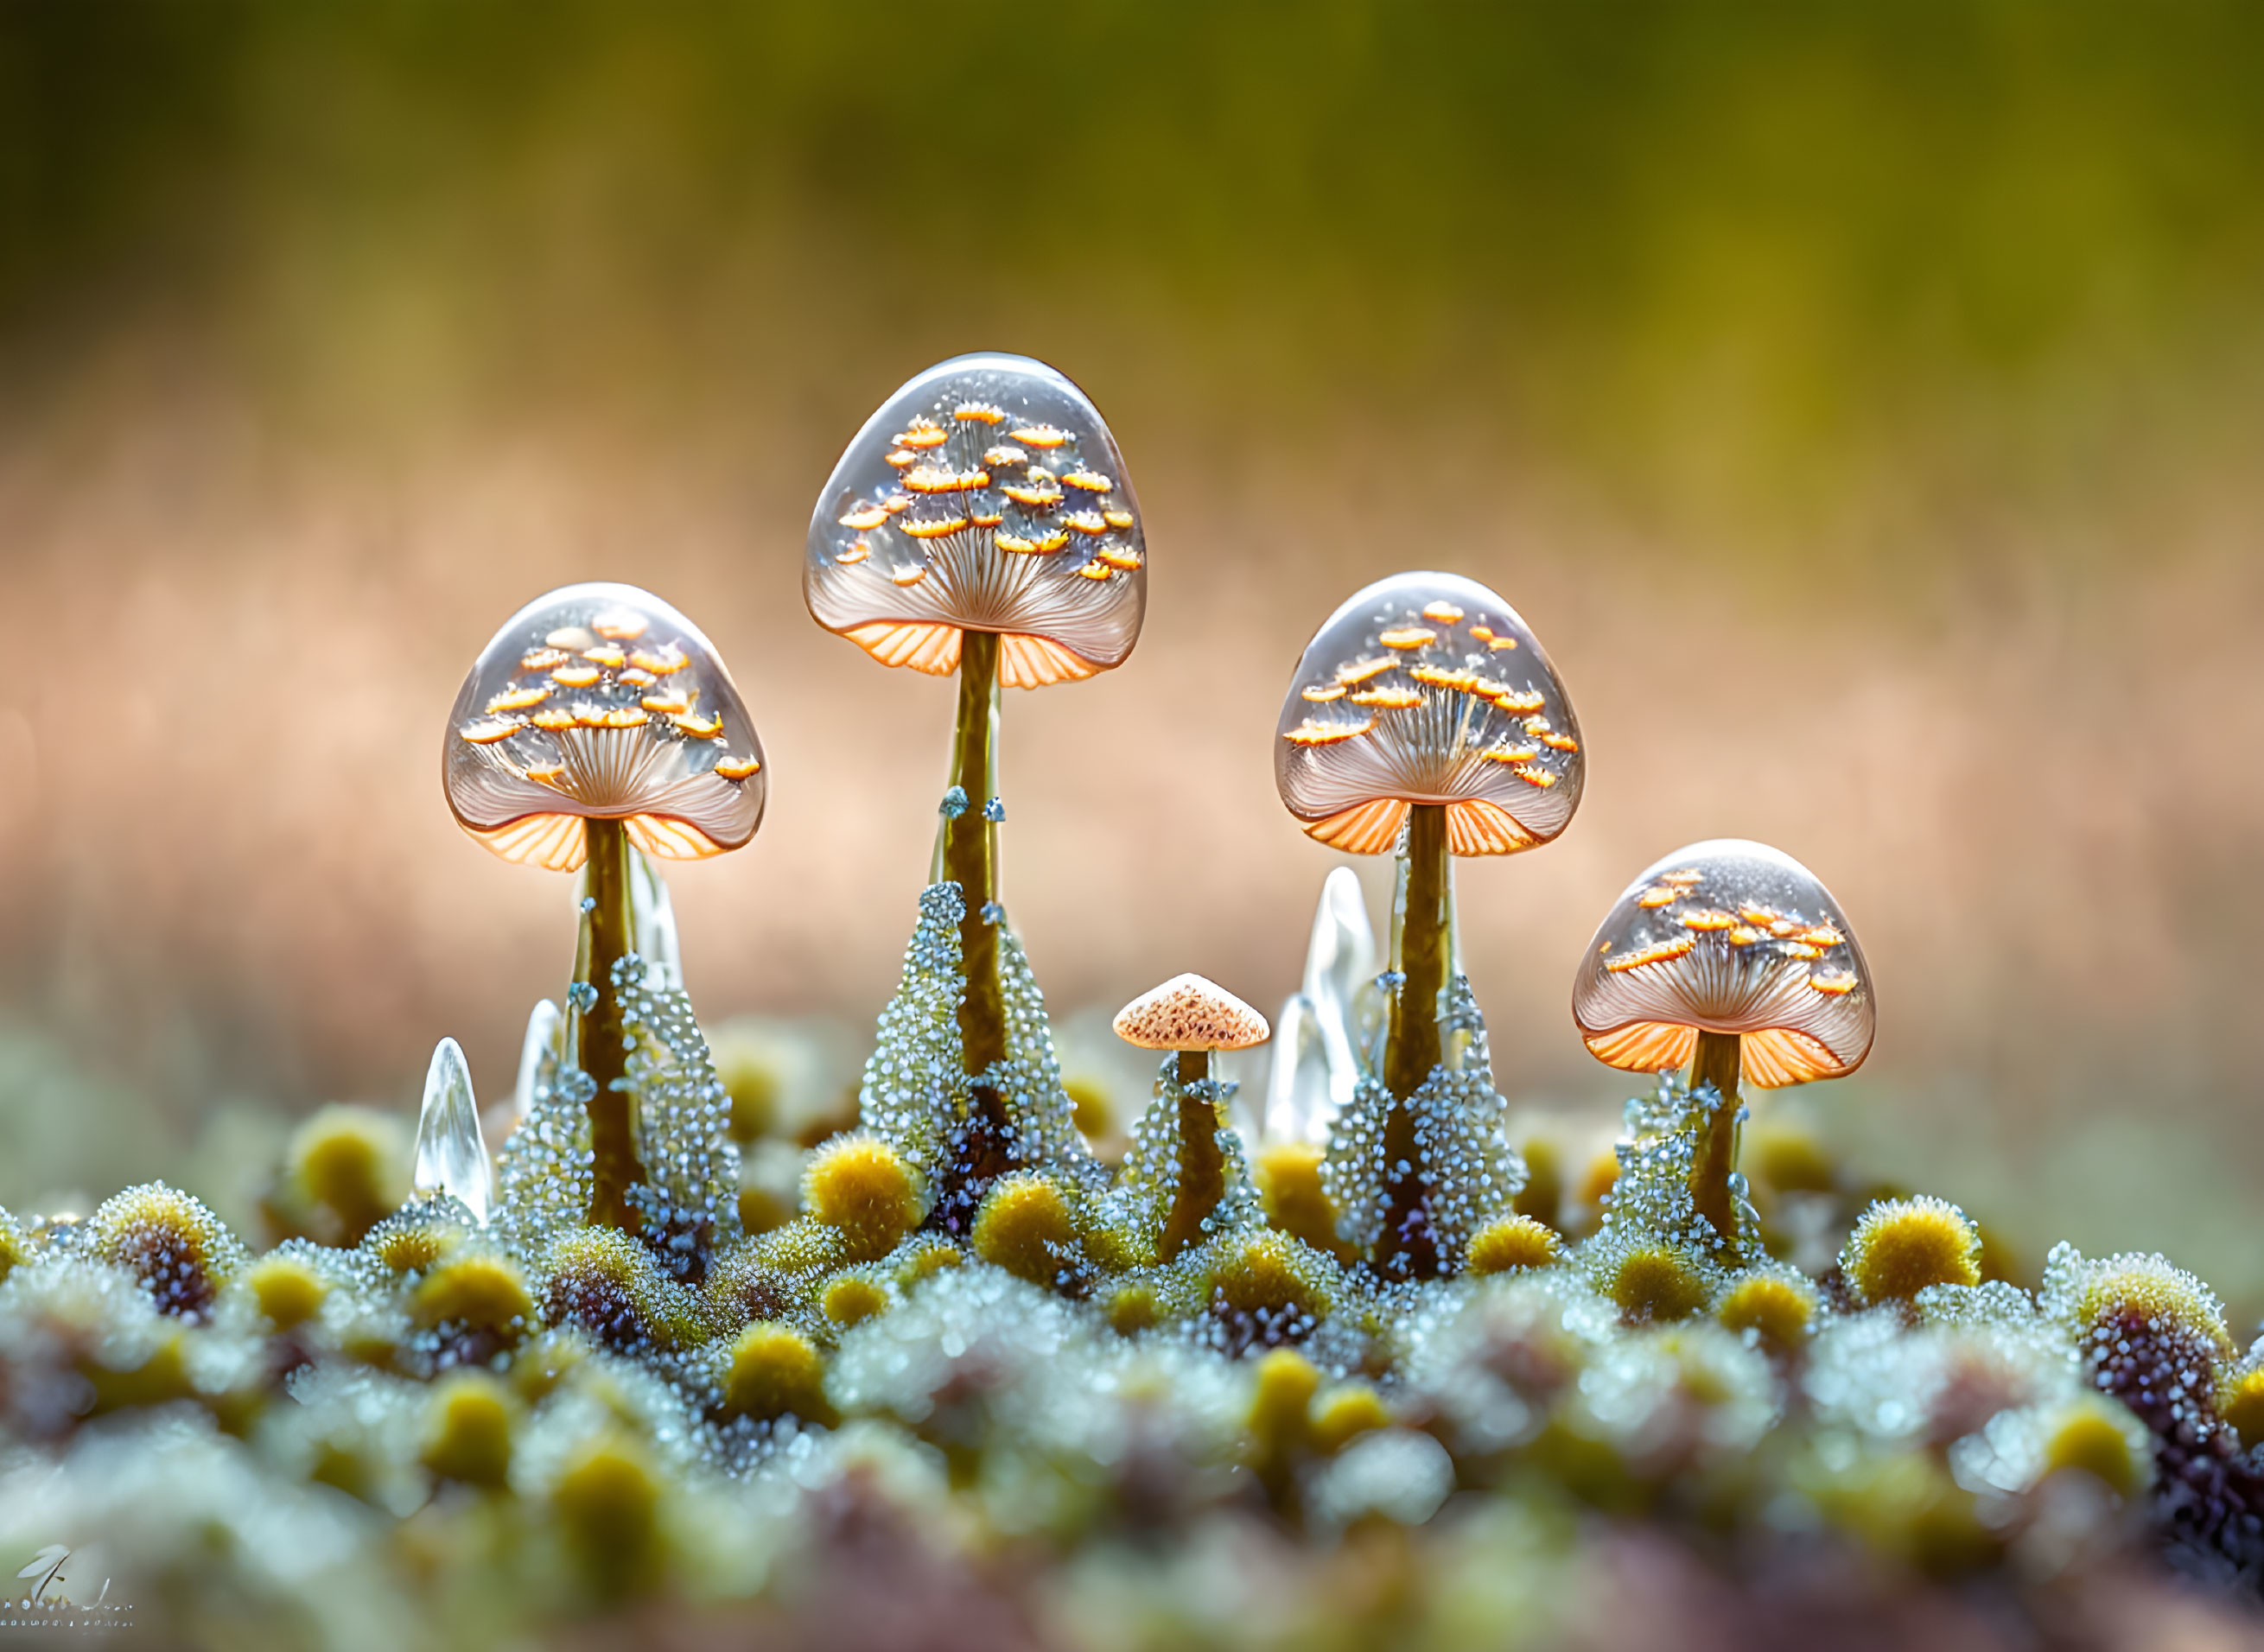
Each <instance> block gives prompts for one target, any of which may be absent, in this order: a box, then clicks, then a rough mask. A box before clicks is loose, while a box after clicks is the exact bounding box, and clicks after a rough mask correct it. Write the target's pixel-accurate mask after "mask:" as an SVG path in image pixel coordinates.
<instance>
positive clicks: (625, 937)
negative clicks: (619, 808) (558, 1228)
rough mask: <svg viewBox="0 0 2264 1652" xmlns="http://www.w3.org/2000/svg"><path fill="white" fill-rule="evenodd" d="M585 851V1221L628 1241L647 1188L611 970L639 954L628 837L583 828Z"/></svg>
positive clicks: (620, 829) (580, 971) (596, 823)
mask: <svg viewBox="0 0 2264 1652" xmlns="http://www.w3.org/2000/svg"><path fill="white" fill-rule="evenodd" d="M583 830H584V833H585V834H586V841H587V842H588V844H589V854H590V859H589V892H590V899H591V901H592V902H595V903H596V904H595V905H594V906H593V907H592V908H591V911H590V922H589V926H588V931H587V932H588V935H589V945H588V946H586V947H584V949H583V951H582V953H581V955H580V956H579V957H578V958H577V960H575V970H574V979H575V980H576V981H577V982H587V983H588V984H589V985H590V986H591V987H593V988H595V989H597V994H598V997H597V1002H596V1003H595V1004H592V1005H591V1008H590V1011H589V1012H588V1013H587V1014H586V1015H584V1017H583V1018H582V1032H581V1049H580V1055H581V1062H582V1070H583V1071H584V1072H585V1073H587V1074H589V1076H590V1077H591V1080H592V1081H593V1082H594V1083H596V1084H597V1086H598V1089H597V1093H596V1094H594V1095H593V1096H591V1098H590V1105H589V1112H590V1150H591V1159H592V1165H591V1186H590V1220H591V1221H592V1222H598V1223H601V1224H603V1225H604V1226H606V1227H608V1228H620V1229H621V1230H622V1231H623V1232H625V1233H635V1231H636V1230H637V1228H639V1227H640V1226H641V1225H642V1224H641V1221H640V1219H639V1217H638V1215H637V1212H636V1208H635V1206H633V1205H631V1204H630V1203H629V1202H628V1192H629V1189H631V1188H632V1187H635V1186H636V1185H638V1184H639V1183H641V1182H642V1181H643V1180H644V1167H643V1166H642V1165H641V1164H639V1163H637V1156H636V1136H635V1129H634V1125H633V1121H632V1120H631V1118H630V1116H629V1095H628V1090H627V1089H626V1088H619V1087H617V1084H625V1083H626V1080H627V1078H628V1035H627V1033H626V1032H625V1031H624V1029H623V1027H622V1023H621V1003H620V994H619V993H618V992H617V991H616V990H615V989H614V986H613V965H614V964H615V963H616V962H618V961H619V960H621V959H623V958H625V957H627V956H628V954H629V953H632V952H635V950H636V931H635V928H634V927H633V925H632V924H631V922H630V917H629V837H628V830H627V829H626V828H625V827H624V826H623V825H622V823H621V822H620V821H617V820H589V821H584V822H583Z"/></svg>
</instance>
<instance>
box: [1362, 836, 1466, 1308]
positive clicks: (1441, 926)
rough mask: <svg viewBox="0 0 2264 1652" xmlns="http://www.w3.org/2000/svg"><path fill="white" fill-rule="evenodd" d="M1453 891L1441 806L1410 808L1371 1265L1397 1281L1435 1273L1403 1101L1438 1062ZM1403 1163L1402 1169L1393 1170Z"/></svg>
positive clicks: (1394, 924)
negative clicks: (1377, 1230)
mask: <svg viewBox="0 0 2264 1652" xmlns="http://www.w3.org/2000/svg"><path fill="white" fill-rule="evenodd" d="M1454 910H1455V886H1454V878H1453V873H1452V867H1451V865H1450V863H1449V861H1448V854H1447V810H1446V807H1445V806H1444V805H1443V804H1439V803H1417V804H1415V805H1413V806H1412V807H1411V808H1410V809H1409V811H1408V816H1407V831H1406V835H1405V837H1403V838H1402V839H1401V840H1400V844H1399V898H1398V899H1397V901H1395V902H1393V903H1392V914H1391V967H1392V969H1393V971H1394V972H1395V973H1396V974H1397V975H1398V976H1399V986H1398V989H1397V991H1395V992H1394V993H1393V994H1392V995H1391V1019H1390V1028H1389V1030H1388V1031H1387V1032H1386V1033H1385V1037H1384V1044H1383V1083H1384V1087H1385V1088H1386V1089H1387V1090H1390V1092H1391V1094H1392V1098H1393V1102H1394V1105H1393V1106H1392V1108H1391V1112H1390V1115H1389V1116H1388V1117H1387V1118H1386V1119H1385V1120H1384V1126H1383V1162H1384V1164H1385V1165H1386V1166H1387V1167H1388V1169H1387V1170H1386V1173H1385V1186H1386V1190H1387V1195H1386V1196H1387V1201H1388V1202H1387V1205H1386V1208H1385V1211H1384V1219H1383V1234H1382V1237H1381V1238H1380V1239H1378V1240H1377V1242H1376V1255H1375V1262H1376V1264H1377V1265H1378V1266H1379V1267H1381V1268H1382V1269H1384V1270H1385V1271H1386V1272H1390V1273H1394V1274H1397V1275H1399V1276H1401V1277H1404V1278H1414V1279H1431V1278H1434V1277H1436V1275H1437V1273H1438V1272H1439V1255H1438V1247H1437V1244H1436V1243H1435V1242H1434V1241H1433V1239H1432V1237H1431V1228H1430V1222H1429V1220H1428V1217H1427V1213H1426V1212H1424V1211H1423V1209H1422V1205H1423V1190H1422V1183H1421V1180H1420V1170H1421V1164H1422V1158H1423V1149H1422V1148H1421V1147H1420V1146H1419V1144H1418V1143H1417V1141H1416V1140H1415V1120H1414V1119H1413V1117H1412V1116H1411V1114H1410V1113H1409V1112H1408V1111H1407V1109H1406V1107H1405V1106H1404V1105H1400V1104H1403V1103H1404V1102H1405V1101H1406V1100H1407V1099H1408V1098H1410V1097H1411V1096H1413V1095H1414V1093H1415V1092H1416V1091H1417V1090H1420V1089H1421V1088H1422V1087H1423V1084H1424V1082H1425V1081H1426V1079H1428V1078H1429V1077H1430V1076H1431V1074H1432V1071H1433V1069H1435V1068H1437V1067H1438V1066H1439V1065H1440V1062H1441V1061H1443V1060H1444V1059H1445V1051H1444V1048H1443V1047H1442V1046H1441V1044H1440V1038H1439V1005H1440V1000H1441V999H1442V997H1443V996H1444V995H1445V993H1446V989H1447V977H1448V972H1449V971H1450V969H1451V968H1452V967H1453V960H1454V932H1455V931H1454ZM1403 1165H1404V1166H1405V1167H1406V1168H1405V1169H1404V1170H1402V1169H1401V1168H1400V1167H1401V1166H1403Z"/></svg>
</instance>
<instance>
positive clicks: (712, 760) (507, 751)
mask: <svg viewBox="0 0 2264 1652" xmlns="http://www.w3.org/2000/svg"><path fill="white" fill-rule="evenodd" d="M441 756H442V762H441V775H442V781H443V784H444V786H445V788H446V793H447V797H448V807H449V808H450V809H451V810H452V811H454V815H455V816H456V821H457V823H458V824H459V825H461V826H462V827H463V829H464V830H466V831H468V832H469V833H470V834H471V835H472V836H473V837H476V838H478V839H479V840H480V841H481V842H482V843H483V844H486V845H487V846H488V847H489V848H490V849H492V850H494V851H495V852H496V853H497V854H499V855H501V856H502V857H503V858H504V859H506V860H516V861H524V862H527V863H530V864H532V865H535V866H544V867H547V868H548V869H550V870H552V871H555V872H570V871H572V870H573V869H575V868H576V867H577V866H580V865H581V864H582V862H583V859H584V855H585V853H586V846H585V844H584V832H583V826H582V822H584V820H585V819H598V820H618V821H620V822H623V823H624V825H625V827H626V829H627V830H628V835H629V837H630V839H631V841H632V842H634V843H635V845H636V846H637V847H638V848H640V849H642V850H643V851H644V852H645V853H647V854H649V855H656V856H659V857H661V858H663V859H671V860H696V859H702V858H704V857H706V856H708V855H715V854H721V853H722V852H723V851H726V850H730V849H737V848H738V847H739V846H740V845H741V844H744V843H745V842H746V841H747V840H748V839H749V838H750V837H753V836H754V835H755V828H756V827H757V826H758V825H759V824H760V823H761V822H762V817H763V802H764V798H765V795H766V791H767V788H768V785H769V779H768V776H767V774H766V772H765V771H764V768H763V761H762V757H763V750H762V745H761V743H760V742H758V740H757V739H756V738H755V730H754V725H753V723H752V722H751V721H750V720H749V718H748V715H747V707H746V703H745V702H744V700H742V699H740V697H739V691H738V689H737V686H736V685H734V684H733V683H732V681H731V676H730V673H729V671H727V670H724V668H723V661H722V656H720V655H718V654H717V653H716V652H715V645H714V644H713V643H711V642H709V641H708V639H707V638H706V637H705V636H704V635H702V634H700V629H699V627H696V626H694V625H693V623H692V622H691V621H690V620H687V619H686V618H685V617H684V616H683V615H682V614H680V613H678V612H677V611H676V610H675V609H673V608H671V607H670V606H669V605H667V604H666V603H664V602H663V601H661V600H660V598H657V597H655V596H653V595H652V594H651V593H649V592H648V591H639V590H637V589H636V588H635V587H634V586H630V585H605V584H589V585H570V586H567V587H565V588H564V589H562V590H559V591H552V592H550V593H549V594H548V596H545V597H540V598H536V599H535V600H534V601H533V602H531V603H529V604H528V605H526V607H524V608H522V609H520V610H519V612H517V613H515V614H513V615H512V617H511V619H510V620H508V621H506V622H505V623H504V627H503V628H502V629H501V630H500V631H498V632H497V633H496V634H495V636H494V638H493V640H491V641H490V642H489V643H488V646H487V648H485V649H484V650H483V652H482V653H481V655H480V657H479V660H478V662H477V663H475V665H474V666H473V667H472V670H471V673H470V675H469V676H468V677H465V679H464V685H463V687H462V688H461V689H460V690H458V691H457V694H456V704H455V707H454V710H453V711H452V712H450V714H449V717H448V733H447V735H446V741H445V744H444V747H443V750H442V754H441Z"/></svg>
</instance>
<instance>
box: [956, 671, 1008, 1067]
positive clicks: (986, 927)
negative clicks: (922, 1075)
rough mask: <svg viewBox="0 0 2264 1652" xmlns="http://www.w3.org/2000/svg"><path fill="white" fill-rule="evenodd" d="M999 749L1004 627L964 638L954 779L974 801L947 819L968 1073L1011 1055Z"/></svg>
mask: <svg viewBox="0 0 2264 1652" xmlns="http://www.w3.org/2000/svg"><path fill="white" fill-rule="evenodd" d="M997 765H998V633H996V632H995V631H969V632H968V633H966V634H965V635H964V637H963V638H962V639H961V643H960V651H959V721H958V725H957V727H956V728H955V729H954V732H953V735H952V747H951V784H952V785H954V786H957V787H959V788H960V789H961V791H962V792H964V793H966V795H967V807H966V808H963V809H961V811H960V812H959V813H958V814H957V815H948V816H947V817H946V818H945V820H944V822H943V844H942V851H943V852H942V856H941V859H942V862H943V866H942V872H943V876H944V877H945V878H946V879H947V880H950V881H951V882H953V883H955V884H957V885H958V886H959V892H960V894H961V895H962V896H963V897H964V898H965V900H966V902H967V910H966V913H965V914H964V916H962V917H961V918H960V920H959V943H960V949H961V960H962V967H963V968H964V970H965V972H966V975H967V991H966V994H965V996H962V997H961V999H960V1001H959V1037H960V1043H961V1054H962V1055H963V1057H964V1060H965V1064H966V1068H967V1070H968V1072H969V1074H980V1073H983V1072H984V1071H987V1070H988V1069H990V1068H991V1067H992V1066H995V1065H996V1064H997V1063H998V1062H999V1061H1004V1060H1005V1055H1006V1012H1005V1004H1004V1003H1003V1002H1002V1000H1001V997H1000V995H999V989H998V924H996V923H995V922H993V921H992V915H991V912H990V911H989V908H990V907H991V905H992V904H993V903H995V902H997V900H998V824H997V822H994V821H992V820H991V816H990V811H989V810H987V809H986V808H984V807H983V806H984V805H985V804H986V803H988V802H989V801H991V791H992V785H993V781H994V779H995V777H996V774H997Z"/></svg>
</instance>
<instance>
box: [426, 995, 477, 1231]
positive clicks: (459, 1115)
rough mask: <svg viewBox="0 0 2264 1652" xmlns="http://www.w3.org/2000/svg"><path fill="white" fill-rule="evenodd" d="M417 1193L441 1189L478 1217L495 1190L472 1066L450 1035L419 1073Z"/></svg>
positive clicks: (435, 1191) (440, 1191)
mask: <svg viewBox="0 0 2264 1652" xmlns="http://www.w3.org/2000/svg"><path fill="white" fill-rule="evenodd" d="M494 1191H495V1172H494V1171H493V1170H491V1169H490V1167H489V1164H488V1149H487V1143H485V1142H484V1141H481V1140H480V1110H479V1107H478V1105H477V1104H476V1103H475V1102H474V1101H473V1099H472V1073H471V1069H470V1068H468V1066H466V1065H465V1063H464V1052H463V1051H462V1049H461V1048H460V1047H458V1045H457V1043H456V1040H454V1039H442V1040H440V1042H439V1045H438V1046H436V1047H434V1049H433V1051H432V1066H430V1067H429V1068H427V1069H425V1071H424V1108H423V1110H422V1111H421V1112H418V1114H417V1192H420V1193H446V1194H447V1195H449V1197H451V1198H453V1199H458V1200H460V1201H461V1203H462V1204H463V1206H464V1208H465V1209H466V1210H468V1211H470V1212H471V1213H472V1214H473V1215H474V1216H475V1217H476V1218H477V1219H478V1220H480V1221H486V1220H487V1219H488V1201H489V1199H490V1197H491V1196H492V1194H493V1193H494Z"/></svg>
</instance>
